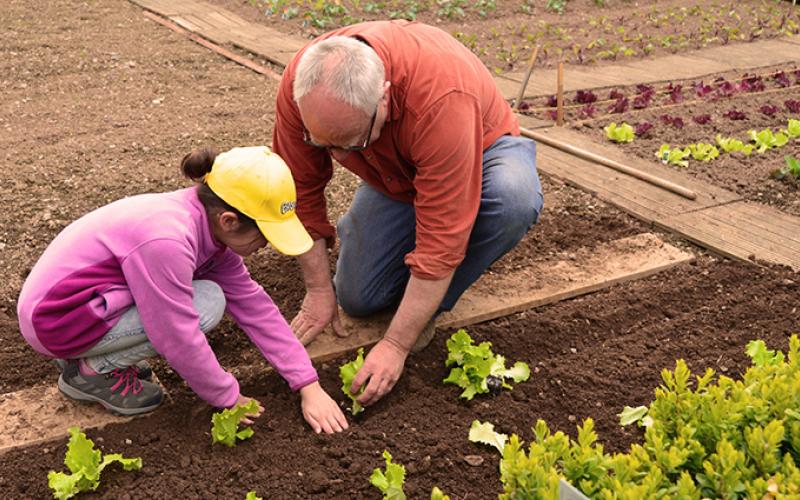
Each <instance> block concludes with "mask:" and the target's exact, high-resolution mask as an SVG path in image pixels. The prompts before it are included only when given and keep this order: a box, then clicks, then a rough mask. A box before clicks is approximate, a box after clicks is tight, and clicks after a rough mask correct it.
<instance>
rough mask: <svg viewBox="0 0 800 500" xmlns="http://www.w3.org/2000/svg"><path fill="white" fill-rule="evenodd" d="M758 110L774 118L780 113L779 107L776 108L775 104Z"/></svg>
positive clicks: (766, 105)
mask: <svg viewBox="0 0 800 500" xmlns="http://www.w3.org/2000/svg"><path fill="white" fill-rule="evenodd" d="M758 110H759V111H761V114H764V115H767V116H772V115H774V114H775V113H777V112H778V111H779V109H778V106H775V105H774V104H765V105H763V106H761V107H760V108H758Z"/></svg>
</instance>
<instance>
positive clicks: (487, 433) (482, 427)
mask: <svg viewBox="0 0 800 500" xmlns="http://www.w3.org/2000/svg"><path fill="white" fill-rule="evenodd" d="M469 440H470V441H471V442H473V443H483V444H488V445H489V446H493V447H495V448H496V449H497V451H499V452H500V453H503V448H504V447H505V445H506V440H508V436H507V435H505V434H501V433H499V432H496V431H495V430H494V425H493V424H490V423H489V422H485V423H481V422H480V421H478V420H473V421H472V425H471V426H470V428H469Z"/></svg>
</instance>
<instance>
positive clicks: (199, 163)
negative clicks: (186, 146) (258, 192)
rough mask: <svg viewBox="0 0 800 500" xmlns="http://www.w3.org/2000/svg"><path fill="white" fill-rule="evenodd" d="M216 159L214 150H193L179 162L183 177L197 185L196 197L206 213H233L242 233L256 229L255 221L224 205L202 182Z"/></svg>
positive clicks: (223, 201) (208, 148)
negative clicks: (237, 219)
mask: <svg viewBox="0 0 800 500" xmlns="http://www.w3.org/2000/svg"><path fill="white" fill-rule="evenodd" d="M216 157H217V152H216V150H215V149H214V148H211V147H205V148H201V149H195V150H194V151H192V152H191V153H189V154H187V155H186V156H184V157H183V160H181V170H182V171H183V175H185V176H186V177H188V178H189V179H192V180H193V181H195V182H197V183H198V184H199V185H198V186H197V197H198V198H199V199H200V203H202V204H203V208H205V209H206V213H208V214H214V213H218V212H233V213H235V214H236V217H238V218H239V223H241V225H242V230H243V231H247V230H250V229H252V228H255V227H257V226H256V221H254V220H253V219H251V218H250V217H248V216H246V215H245V214H243V213H242V212H240V211H239V210H237V209H236V208H234V207H232V206H230V205H228V204H227V203H225V200H223V199H222V198H220V197H219V196H217V194H216V193H214V191H212V190H211V188H210V187H208V184H205V183H204V182H203V177H204V176H205V175H206V174H207V173H209V172H211V167H212V166H214V159H215V158H216Z"/></svg>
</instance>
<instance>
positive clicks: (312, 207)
mask: <svg viewBox="0 0 800 500" xmlns="http://www.w3.org/2000/svg"><path fill="white" fill-rule="evenodd" d="M292 74H293V73H292V72H291V71H287V72H285V73H284V76H283V78H282V79H281V83H280V86H279V88H278V98H277V102H276V113H275V128H274V130H273V133H272V150H273V151H274V152H275V153H277V154H278V155H280V157H281V158H283V161H285V162H286V164H287V165H288V166H289V169H290V170H291V171H292V177H293V178H294V184H295V188H296V190H297V208H296V213H297V216H298V217H299V218H300V222H302V223H303V225H304V226H305V228H306V230H307V231H308V232H309V234H310V235H311V238H312V239H314V240H318V239H320V238H325V239H326V240H327V243H328V246H329V247H330V246H333V241H334V238H335V233H336V231H335V229H334V227H333V225H332V224H331V223H330V221H329V220H328V213H327V203H326V201H325V186H326V185H327V184H328V182H329V181H330V180H331V177H332V176H333V163H332V160H331V156H330V154H328V152H327V151H325V150H324V149H321V148H315V147H314V146H309V145H308V144H306V143H305V142H303V121H302V119H301V118H300V111H299V109H298V108H297V104H296V103H295V102H294V98H293V97H292V96H293V94H292V82H293V81H294V78H292Z"/></svg>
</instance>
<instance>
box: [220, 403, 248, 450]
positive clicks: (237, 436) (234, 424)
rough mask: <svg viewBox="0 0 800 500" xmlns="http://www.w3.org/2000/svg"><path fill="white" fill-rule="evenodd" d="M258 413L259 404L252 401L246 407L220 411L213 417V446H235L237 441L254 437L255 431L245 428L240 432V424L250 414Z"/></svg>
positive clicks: (239, 406) (238, 406) (240, 406)
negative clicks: (219, 444) (216, 444)
mask: <svg viewBox="0 0 800 500" xmlns="http://www.w3.org/2000/svg"><path fill="white" fill-rule="evenodd" d="M256 413H258V402H257V401H255V400H251V401H250V402H249V403H247V404H246V405H244V406H242V405H237V406H236V407H234V408H232V409H227V410H222V411H219V412H217V413H215V414H213V415H212V416H211V444H215V443H222V444H224V445H225V446H231V447H232V446H235V445H236V440H239V441H244V440H245V439H249V438H250V437H252V436H253V429H252V428H251V427H245V428H244V429H242V430H239V423H240V422H241V421H242V420H244V419H245V418H246V417H247V415H248V414H256Z"/></svg>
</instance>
